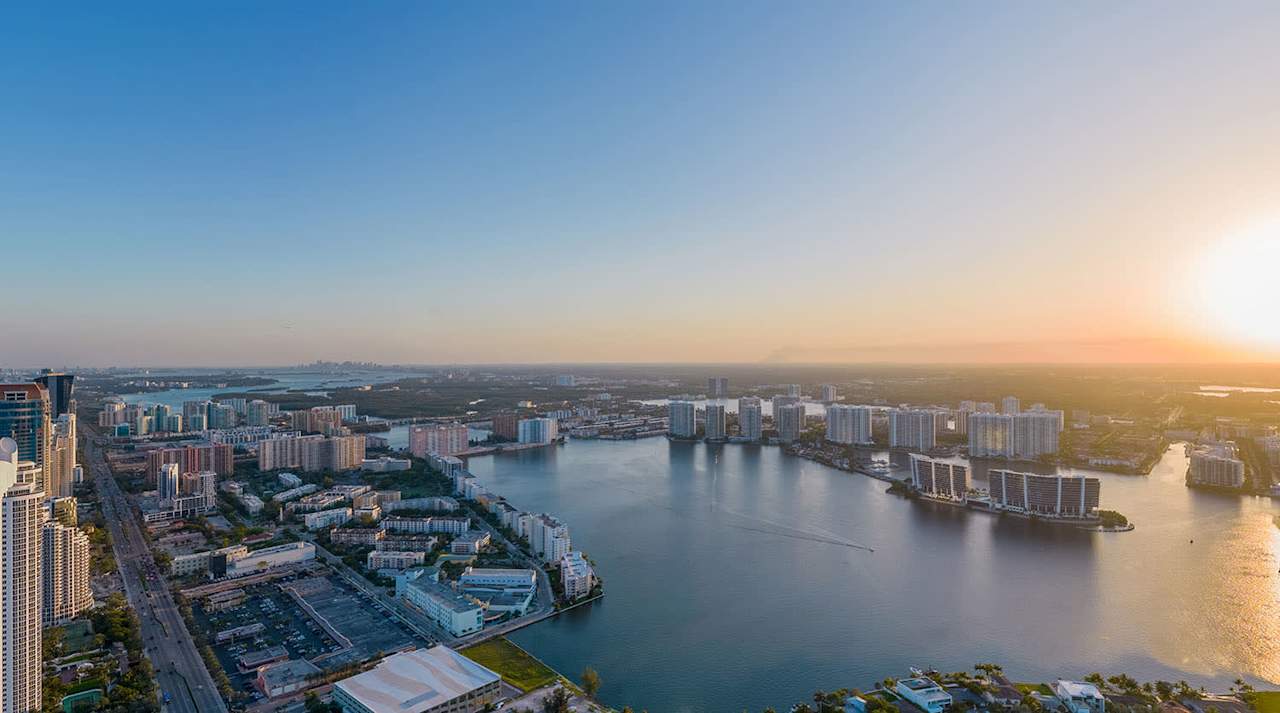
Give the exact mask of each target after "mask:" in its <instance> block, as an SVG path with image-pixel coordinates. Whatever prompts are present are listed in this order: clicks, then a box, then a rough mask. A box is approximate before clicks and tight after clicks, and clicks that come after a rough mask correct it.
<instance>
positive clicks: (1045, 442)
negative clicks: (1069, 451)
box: [968, 411, 1062, 460]
mask: <svg viewBox="0 0 1280 713" xmlns="http://www.w3.org/2000/svg"><path fill="white" fill-rule="evenodd" d="M968 427H969V455H970V456H972V457H974V458H1021V459H1026V460H1033V459H1035V458H1038V457H1040V456H1042V455H1046V454H1052V453H1057V452H1058V438H1059V434H1060V433H1061V432H1062V412H1060V411H1024V412H1022V413H1016V414H1003V413H973V414H970V415H969V418H968Z"/></svg>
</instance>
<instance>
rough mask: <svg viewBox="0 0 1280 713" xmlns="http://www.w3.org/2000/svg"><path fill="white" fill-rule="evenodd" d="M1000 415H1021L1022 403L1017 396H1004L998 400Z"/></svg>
mask: <svg viewBox="0 0 1280 713" xmlns="http://www.w3.org/2000/svg"><path fill="white" fill-rule="evenodd" d="M1000 413H1003V414H1006V415H1010V414H1015V413H1022V402H1021V401H1019V400H1018V397H1017V396H1006V397H1004V398H1003V399H1001V400H1000Z"/></svg>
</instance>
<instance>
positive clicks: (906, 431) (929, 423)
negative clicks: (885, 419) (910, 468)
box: [889, 408, 938, 451]
mask: <svg viewBox="0 0 1280 713" xmlns="http://www.w3.org/2000/svg"><path fill="white" fill-rule="evenodd" d="M937 422H938V414H937V412H936V411H930V410H928V409H901V408H896V409H892V410H890V411H889V447H890V448H906V449H909V450H913V451H927V450H931V449H932V448H934V447H935V446H937V445H938V441H937V434H938V423H937Z"/></svg>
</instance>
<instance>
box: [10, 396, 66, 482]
mask: <svg viewBox="0 0 1280 713" xmlns="http://www.w3.org/2000/svg"><path fill="white" fill-rule="evenodd" d="M49 411H50V407H49V392H47V391H45V389H44V387H43V386H40V385H39V384H36V383H34V382H32V383H28V384H0V438H4V437H8V438H12V439H13V440H14V441H15V442H16V443H17V444H18V460H20V461H30V462H32V463H35V464H36V465H37V466H38V467H39V468H40V473H39V477H38V478H37V479H36V486H37V487H38V488H39V489H41V490H43V489H44V480H45V473H44V470H45V469H46V468H47V467H48V462H49V441H50V437H51V435H52V434H51V433H50V431H51V430H52V428H53V427H52V424H51V419H50V416H49Z"/></svg>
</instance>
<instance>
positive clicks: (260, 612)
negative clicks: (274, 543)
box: [192, 576, 424, 701]
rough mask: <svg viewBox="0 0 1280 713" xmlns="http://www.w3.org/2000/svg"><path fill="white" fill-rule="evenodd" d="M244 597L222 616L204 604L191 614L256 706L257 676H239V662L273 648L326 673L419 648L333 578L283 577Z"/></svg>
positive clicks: (387, 617)
mask: <svg viewBox="0 0 1280 713" xmlns="http://www.w3.org/2000/svg"><path fill="white" fill-rule="evenodd" d="M244 591H245V598H244V601H242V602H240V603H239V604H237V605H235V606H232V607H230V608H227V609H225V610H222V611H208V610H206V606H207V604H206V602H205V601H204V600H203V599H200V600H197V601H195V602H193V606H192V614H193V616H194V618H195V620H196V623H197V624H198V625H199V626H200V627H201V628H202V629H203V631H204V633H205V636H206V638H207V639H208V641H209V642H210V645H211V646H212V647H213V650H214V653H215V655H216V656H217V657H218V661H219V662H220V663H221V664H222V668H223V670H224V671H226V673H227V676H228V677H229V678H230V679H231V683H232V686H233V687H235V688H236V689H237V690H241V691H244V692H245V693H246V694H248V695H249V696H251V697H252V698H253V700H255V701H256V700H261V697H262V696H261V694H260V693H258V692H257V690H256V689H255V688H254V679H255V672H254V671H242V670H241V668H240V658H241V657H242V656H244V655H246V654H252V653H255V652H261V651H264V650H267V649H270V648H271V647H274V646H279V647H282V648H284V649H285V650H286V651H287V653H288V657H289V658H290V659H306V660H308V661H310V662H312V663H313V664H315V665H316V666H318V667H320V668H321V669H324V670H331V669H334V668H339V667H341V666H344V665H346V664H348V663H352V662H356V661H362V660H364V659H367V658H369V657H371V656H373V655H375V654H377V653H379V652H383V653H386V652H391V651H395V650H397V649H401V648H405V647H413V646H422V645H424V642H422V641H420V640H419V639H417V638H416V637H415V636H414V635H413V634H412V633H411V632H409V631H407V630H405V629H404V628H402V626H401V625H400V624H399V623H398V622H397V621H396V620H394V619H392V618H390V615H389V614H388V613H387V612H386V611H385V610H384V609H383V608H382V607H381V605H379V604H377V603H375V602H372V601H370V600H369V599H367V598H365V597H364V596H362V595H361V594H359V593H358V592H356V591H355V590H353V589H351V588H350V587H349V586H348V585H346V584H345V583H343V582H342V581H341V580H340V579H338V578H336V577H333V576H319V577H315V576H299V577H286V578H284V579H280V580H276V581H274V582H263V583H260V584H251V585H246V586H245V587H244ZM255 623H261V624H263V626H264V628H263V629H262V630H261V631H257V632H253V633H252V634H251V635H247V636H244V637H241V638H237V639H233V640H230V641H225V642H223V643H218V642H217V641H216V637H217V634H218V632H221V631H227V630H229V629H235V628H237V627H241V626H247V625H252V624H255Z"/></svg>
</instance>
